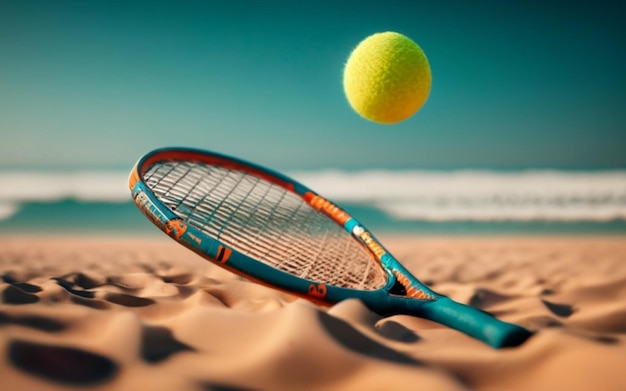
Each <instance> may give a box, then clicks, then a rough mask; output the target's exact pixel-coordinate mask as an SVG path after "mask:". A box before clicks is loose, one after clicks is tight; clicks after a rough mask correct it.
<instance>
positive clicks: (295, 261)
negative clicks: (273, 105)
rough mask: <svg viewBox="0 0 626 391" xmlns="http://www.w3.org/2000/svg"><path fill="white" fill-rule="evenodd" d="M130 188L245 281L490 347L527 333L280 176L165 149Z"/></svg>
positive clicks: (143, 205)
mask: <svg viewBox="0 0 626 391" xmlns="http://www.w3.org/2000/svg"><path fill="white" fill-rule="evenodd" d="M129 187H130V189H131V192H132V197H133V199H134V201H135V203H136V204H137V206H138V207H139V209H141V211H142V212H143V213H144V214H145V216H146V217H148V219H150V220H151V221H152V222H153V223H154V224H155V225H156V226H157V227H159V228H160V229H161V230H162V231H164V232H165V233H166V234H167V235H169V236H170V237H172V238H173V239H174V240H176V241H177V242H179V243H181V244H182V245H184V246H186V247H188V248H189V249H191V250H193V251H194V252H196V253H198V254H200V255H201V256H203V257H204V258H207V259H209V260H211V261H213V262H215V263H216V264H218V265H220V266H222V267H224V268H226V269H228V270H230V271H232V272H235V273H237V274H239V275H242V276H244V277H246V278H248V279H250V280H252V281H255V282H259V283H262V284H264V285H268V286H271V287H274V288H278V289H281V290H284V291H287V292H289V293H292V294H294V295H297V296H300V297H303V298H306V299H309V300H311V301H313V302H317V303H321V304H333V303H337V302H339V301H341V300H344V299H348V298H356V299H360V300H362V301H363V302H364V303H365V304H366V305H367V306H368V307H369V308H370V309H372V310H373V311H375V312H377V313H379V314H381V315H391V314H408V315H414V316H419V317H423V318H426V319H430V320H433V321H435V322H438V323H441V324H443V325H446V326H448V327H452V328H454V329H457V330H459V331H461V332H464V333H466V334H468V335H470V336H472V337H474V338H477V339H479V340H481V341H484V342H485V343H487V344H489V345H491V346H493V347H495V348H500V347H506V346H517V345H519V344H521V343H522V342H524V341H525V340H526V339H527V338H528V337H529V336H530V335H531V333H530V332H529V331H528V330H526V329H524V328H522V327H520V326H517V325H514V324H510V323H505V322H502V321H500V320H498V319H496V318H495V317H493V316H492V315H490V314H488V313H486V312H483V311H481V310H478V309H476V308H473V307H470V306H467V305H464V304H461V303H457V302H455V301H453V300H452V299H450V298H448V297H446V296H444V295H441V294H438V293H436V292H434V291H432V290H431V289H429V288H428V287H427V286H425V285H424V284H423V283H421V282H420V281H419V280H418V279H417V278H415V277H414V276H412V275H411V274H410V273H409V272H408V271H407V270H406V269H405V268H404V267H403V266H402V265H401V264H400V263H399V262H398V261H397V260H396V259H395V258H394V257H393V256H392V255H391V254H390V253H389V251H387V249H385V248H384V247H383V246H382V245H381V244H380V242H379V241H378V240H377V239H376V238H375V237H374V236H373V235H372V234H371V233H370V232H369V231H368V230H367V229H366V228H365V227H364V226H363V225H362V224H361V223H359V222H358V221H357V220H356V219H355V218H353V217H352V216H350V215H349V214H348V213H347V212H345V211H344V210H342V209H341V208H339V207H338V206H336V205H335V204H333V203H332V202H330V201H328V200H327V199H325V198H323V197H321V196H320V195H318V194H317V193H315V192H314V191H313V190H311V189H309V188H307V187H306V186H304V185H302V184H300V183H298V182H296V181H295V180H293V179H290V178H288V177H286V176H285V175H282V174H280V173H278V172H275V171H273V170H269V169H266V168H263V167H260V166H258V165H256V164H252V163H248V162H245V161H243V160H240V159H236V158H233V157H229V156H225V155H222V154H218V153H214V152H209V151H203V150H199V149H191V148H163V149H157V150H154V151H152V152H149V153H147V154H146V155H144V156H143V157H142V158H141V159H139V161H138V162H137V164H136V165H135V167H134V168H133V170H132V172H131V174H130V178H129Z"/></svg>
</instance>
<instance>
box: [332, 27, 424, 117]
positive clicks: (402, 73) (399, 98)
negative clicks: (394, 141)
mask: <svg viewBox="0 0 626 391" xmlns="http://www.w3.org/2000/svg"><path fill="white" fill-rule="evenodd" d="M431 81H432V77H431V74H430V66H429V65H428V59H427V58H426V55H425V54H424V52H423V51H422V49H421V48H420V47H419V46H418V45H417V44H416V43H415V42H413V41H412V40H411V39H410V38H408V37H406V36H404V35H402V34H399V33H395V32H384V33H378V34H373V35H370V36H369V37H367V38H365V39H364V40H363V41H361V43H359V44H358V46H357V47H356V48H355V49H354V50H353V51H352V53H351V54H350V57H349V58H348V62H347V63H346V66H345V69H344V73H343V88H344V91H345V93H346V97H347V98H348V102H350V105H351V106H352V108H353V109H354V110H355V111H356V112H357V113H359V114H360V115H361V116H362V117H365V118H367V119H368V120H370V121H374V122H378V123H383V124H393V123H397V122H400V121H404V120H405V119H407V118H409V117H410V116H412V115H413V114H415V113H416V112H417V111H418V110H419V109H420V108H421V107H422V105H424V103H425V102H426V99H428V94H429V93H430V85H431Z"/></svg>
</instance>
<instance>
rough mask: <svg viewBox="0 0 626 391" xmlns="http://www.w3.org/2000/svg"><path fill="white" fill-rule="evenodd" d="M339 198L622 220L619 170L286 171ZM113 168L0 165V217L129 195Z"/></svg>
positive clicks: (465, 211) (625, 215)
mask: <svg viewBox="0 0 626 391" xmlns="http://www.w3.org/2000/svg"><path fill="white" fill-rule="evenodd" d="M287 174H288V175H289V176H292V177H294V178H296V179H297V180H298V181H300V182H302V183H303V184H305V185H307V186H309V187H310V188H312V189H314V190H315V191H317V192H318V193H319V194H321V195H323V196H325V197H327V198H329V199H331V200H334V201H337V202H338V203H349V204H364V205H368V206H370V207H375V208H377V209H379V210H381V211H383V212H385V213H386V214H387V215H388V216H390V217H391V218H393V219H397V220H424V221H533V220H547V221H594V222H598V221H600V222H601V221H609V220H626V170H614V171H586V172H583V171H578V172H569V171H556V170H534V171H517V172H498V171H486V170H484V171H476V170H458V171H423V170H395V171H393V170H368V171H356V172H352V171H340V170H325V171H291V172H288V173H287ZM127 178H128V174H127V173H126V172H118V171H75V172H38V171H4V172H3V171H0V219H7V218H9V217H11V216H13V215H15V214H16V213H18V212H19V210H20V206H21V205H24V204H26V203H29V202H54V201H61V200H68V199H71V200H78V201H82V202H107V203H121V202H128V201H129V200H130V194H129V190H128V187H127Z"/></svg>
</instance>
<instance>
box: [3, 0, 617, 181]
mask: <svg viewBox="0 0 626 391" xmlns="http://www.w3.org/2000/svg"><path fill="white" fill-rule="evenodd" d="M623 4H624V2H618V1H614V2H605V1H585V2H577V1H570V2H565V1H552V2H550V1H547V2H543V1H440V2H437V1H393V0H387V1H376V2H367V1H345V2H340V1H319V2H299V1H267V2H261V1H239V2H236V1H232V2H228V1H220V2H217V1H215V2H214V1H208V0H206V1H171V2H163V1H132V0H131V1H96V0H91V1H84V0H76V1H63V0H56V1H49V0H41V1H32V0H2V1H0V169H3V168H5V169H6V168H15V167H50V168H55V167H58V168H67V167H115V168H125V167H127V168H130V166H131V165H132V164H133V163H134V161H135V160H136V159H137V158H138V157H139V156H140V155H142V154H143V153H144V152H147V151H149V150H151V149H153V148H156V147H160V146H169V145H185V146H196V147H201V148H207V149H212V150H217V151H221V152H224V153H228V154H234V155H236V156H239V157H242V158H245V159H248V160H252V161H256V162H258V163H261V164H264V165H269V166H271V167H274V168H277V169H293V168H319V167H326V168H328V167H335V168H469V167H471V168H480V167H492V168H525V167H533V168H546V167H550V168H592V169H596V168H616V167H620V168H624V167H626V126H625V125H624V124H625V123H626V38H625V37H626V28H625V27H624V20H625V19H626V12H625V10H626V7H625V6H624V5H623ZM390 30H391V31H397V32H400V33H403V34H405V35H407V36H409V37H411V38H412V39H413V40H415V41H416V42H417V43H418V44H419V45H420V46H421V47H422V48H423V49H424V51H425V53H426V55H427V57H428V59H429V61H430V64H431V68H432V73H433V86H432V91H431V95H430V98H429V100H428V101H427V103H426V104H425V106H424V107H423V108H422V110H421V111H420V112H419V113H418V114H416V115H415V116H413V117H412V118H410V119H409V120H407V121H405V122H402V123H400V124H397V125H379V124H375V123H371V122H368V121H367V120H364V119H362V118H361V117H359V116H358V115H357V114H356V113H355V112H354V111H352V109H351V108H350V107H349V105H348V103H347V101H346V99H345V97H344V94H343V88H342V70H343V65H344V63H345V61H346V60H347V57H348V55H349V54H350V52H351V50H352V49H353V48H354V47H355V46H356V45H357V44H358V43H359V41H361V40H362V39H363V38H365V37H366V36H368V35H370V34H373V33H376V32H381V31H390Z"/></svg>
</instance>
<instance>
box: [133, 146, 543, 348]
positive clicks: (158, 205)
mask: <svg viewBox="0 0 626 391" xmlns="http://www.w3.org/2000/svg"><path fill="white" fill-rule="evenodd" d="M169 161H185V162H199V163H205V164H215V165H219V166H221V167H224V168H228V169H232V170H237V171H241V172H244V173H247V174H251V175H254V176H257V177H260V178H263V179H265V180H267V181H268V182H271V183H273V184H276V185H278V186H280V187H282V188H284V189H286V190H287V191H290V192H292V193H294V194H296V195H298V196H300V197H301V198H302V199H303V200H304V201H306V202H307V203H308V204H309V205H310V206H312V207H313V208H315V209H317V210H320V211H322V212H323V213H324V214H325V215H326V216H328V217H329V218H330V219H331V220H333V221H334V222H335V223H337V224H338V225H340V226H342V227H343V228H344V229H345V230H346V231H347V232H348V233H350V234H351V235H352V236H353V237H354V238H355V239H356V240H357V241H358V242H359V243H360V244H361V245H362V246H363V247H364V248H365V249H367V251H368V252H369V253H370V254H372V256H373V257H374V258H375V259H376V260H377V261H378V262H379V263H380V265H381V267H382V269H383V270H384V272H385V273H386V277H387V282H386V284H384V286H382V287H380V288H378V289H372V290H364V289H353V288H345V287H339V286H335V285H330V284H323V283H319V282H316V281H311V280H308V279H305V278H301V277H298V276H295V275H292V274H289V273H287V272H284V271H281V270H280V269H277V268H275V267H273V266H270V265H268V264H265V263H263V262H262V261H259V260H256V259H254V258H251V257H249V256H247V255H245V254H244V253H242V252H240V251H237V249H236V248H233V247H230V246H228V245H226V244H224V243H222V242H220V241H219V240H217V239H215V238H213V237H211V236H209V235H207V234H205V233H204V232H202V231H201V230H200V229H198V228H196V227H194V226H193V225H191V224H187V223H185V222H184V221H183V220H182V219H181V218H180V217H179V216H178V215H176V214H175V213H174V212H173V211H172V210H170V209H169V208H168V207H167V206H166V205H165V204H163V203H162V202H161V201H159V200H158V199H157V197H156V196H155V195H154V194H153V192H152V191H151V190H150V188H149V187H148V185H147V184H146V182H145V181H144V174H145V173H146V172H147V171H148V169H149V168H150V167H151V166H152V165H153V164H155V163H159V162H169ZM128 184H129V188H130V190H131V193H132V198H133V200H134V202H135V204H136V205H137V206H138V207H139V209H140V210H141V212H142V213H143V214H144V215H145V216H146V217H147V218H148V219H149V220H150V221H152V222H153V223H154V224H155V225H156V226H157V227H158V228H159V229H161V230H162V231H163V232H165V233H166V234H167V235H168V236H170V237H171V238H172V239H174V240H175V241H177V242H178V243H180V244H182V245H183V246H185V247H187V248H188V249H190V250H192V251H193V252H195V253H197V254H199V255H200V256H202V257H203V258H205V259H208V260H210V261H212V262H214V263H215V264H217V265H219V266H221V267H223V268H225V269H227V270H229V271H231V272H233V273H236V274H238V275H240V276H243V277H245V278H247V279H249V280H252V281H254V282H256V283H259V284H262V285H265V286H268V287H271V288H274V289H279V290H282V291H285V292H288V293H290V294H293V295H296V296H299V297H303V298H305V299H307V300H310V301H312V302H315V303H317V304H321V305H326V306H328V305H332V304H335V303H337V302H339V301H342V300H345V299H348V298H356V299H360V300H361V301H363V302H364V303H365V304H366V305H367V306H368V307H369V308H370V309H371V310H373V311H375V312H377V313H379V314H381V315H391V314H411V315H417V316H421V317H424V318H427V319H431V320H434V321H437V322H439V323H442V324H445V325H448V326H450V327H453V328H456V329H458V330H460V331H463V332H465V333H466V334H469V335H471V336H473V337H475V338H477V339H480V340H482V341H484V342H486V343H487V344H489V345H491V346H493V347H496V348H499V347H503V346H516V345H518V344H520V343H522V342H523V341H524V340H526V339H527V338H528V337H529V336H530V335H531V333H530V332H529V331H527V330H526V329H524V328H522V327H520V326H517V325H513V324H509V323H505V322H502V321H500V320H498V319H496V318H494V317H492V316H491V315H490V314H488V313H485V312H483V311H481V310H478V309H476V308H473V307H470V306H467V305H464V304H460V303H457V302H455V301H453V300H451V299H450V298H448V297H446V296H444V295H441V294H438V293H436V292H434V291H432V290H431V289H429V288H428V287H427V286H426V285H424V284H423V283H422V282H421V281H419V280H418V279H417V278H416V277H415V276H413V275H412V274H411V273H410V272H409V271H408V270H407V269H406V268H405V267H404V266H403V265H402V264H401V263H400V262H399V261H398V260H397V259H396V258H394V257H393V256H392V255H391V253H390V252H389V251H388V250H387V249H386V248H385V247H384V246H383V245H382V244H381V243H380V242H379V241H378V239H376V237H375V236H374V235H373V234H372V233H371V232H370V231H368V230H367V229H366V228H365V227H364V226H363V225H362V224H361V223H360V222H359V221H358V220H356V219H355V218H353V217H352V216H350V215H349V214H348V213H347V212H345V211H344V210H343V209H341V208H340V207H338V206H337V205H335V204H333V203H332V202H330V201H328V200H326V199H324V198H323V197H321V196H320V195H318V194H317V193H316V192H314V191H313V190H311V189H309V188H308V187H306V186H305V185H303V184H301V183H299V182H297V181H295V180H293V179H291V178H289V177H287V176H285V175H283V174H281V173H279V172H276V171H273V170H271V169H268V168H264V167H261V166H259V165H257V164H254V163H251V162H247V161H244V160H241V159H238V158H234V157H231V156H227V155H223V154H220V153H216V152H211V151H206V150H202V149H196V148H188V147H168V148H160V149H156V150H153V151H151V152H148V153H147V154H145V155H144V156H142V157H141V158H140V159H139V160H138V161H137V163H136V164H135V166H134V167H133V169H132V171H131V173H130V176H129V182H128Z"/></svg>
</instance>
